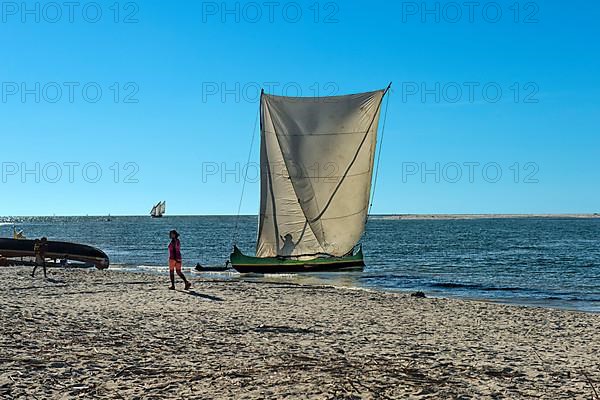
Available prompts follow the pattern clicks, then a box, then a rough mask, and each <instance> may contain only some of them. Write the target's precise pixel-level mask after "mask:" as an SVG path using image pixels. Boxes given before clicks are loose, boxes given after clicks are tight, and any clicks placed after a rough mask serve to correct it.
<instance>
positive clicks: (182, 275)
mask: <svg viewBox="0 0 600 400" xmlns="http://www.w3.org/2000/svg"><path fill="white" fill-rule="evenodd" d="M177 275H179V277H180V278H181V279H183V282H184V283H185V290H188V289H189V288H190V287H191V286H192V284H191V283H190V282H188V280H187V279H185V275H184V274H183V272H181V270H180V269H178V270H177Z"/></svg>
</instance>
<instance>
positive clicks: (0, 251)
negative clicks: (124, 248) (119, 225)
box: [0, 239, 109, 269]
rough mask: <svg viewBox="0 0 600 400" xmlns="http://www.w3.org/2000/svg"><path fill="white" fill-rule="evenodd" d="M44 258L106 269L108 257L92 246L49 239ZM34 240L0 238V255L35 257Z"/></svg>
mask: <svg viewBox="0 0 600 400" xmlns="http://www.w3.org/2000/svg"><path fill="white" fill-rule="evenodd" d="M47 243H48V248H47V251H46V258H49V259H55V260H60V259H67V260H69V261H79V262H83V263H89V264H93V265H94V266H95V267H96V268H98V269H106V268H108V266H109V259H108V256H107V255H106V253H104V252H103V251H102V250H98V249H96V248H94V247H92V246H88V245H85V244H77V243H68V242H55V241H51V240H49V241H48V242H47ZM33 246H34V241H33V240H25V239H0V256H1V257H2V258H7V259H9V258H19V257H35V251H34V250H33Z"/></svg>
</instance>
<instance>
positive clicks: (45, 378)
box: [0, 268, 600, 400]
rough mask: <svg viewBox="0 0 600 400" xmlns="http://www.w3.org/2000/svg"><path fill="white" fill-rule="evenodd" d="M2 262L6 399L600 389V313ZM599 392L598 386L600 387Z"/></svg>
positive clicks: (434, 395)
mask: <svg viewBox="0 0 600 400" xmlns="http://www.w3.org/2000/svg"><path fill="white" fill-rule="evenodd" d="M29 273H30V269H28V268H27V269H24V268H2V269H0V318H1V321H2V324H1V326H0V365H1V368H0V398H2V399H13V398H22V399H36V398H37V399H54V398H55V399H68V398H86V399H88V398H100V399H119V398H123V399H163V398H182V399H201V398H218V399H263V398H290V399H297V398H315V399H363V398H364V399H390V398H408V399H504V398H507V399H529V398H536V399H537V398H541V399H588V400H589V399H598V397H597V394H594V390H596V391H598V392H599V394H600V315H599V314H592V313H580V312H573V311H564V310H551V309H541V308H526V307H519V306H510V305H499V304H490V303H484V302H477V301H466V300H450V299H431V298H425V299H422V298H414V297H410V296H409V295H405V294H391V293H383V292H370V291H365V290H352V289H336V288H333V287H326V286H301V285H294V284H288V283H279V284H276V283H273V282H268V283H257V282H239V281H227V282H224V281H201V280H198V279H197V278H194V281H193V283H194V288H193V290H192V291H190V292H184V291H183V290H181V289H182V284H181V283H179V285H178V289H179V290H178V291H175V292H173V291H169V290H167V286H168V278H167V277H166V276H165V277H160V276H155V275H150V274H142V273H129V272H120V271H110V270H108V271H96V270H57V269H52V270H50V278H51V279H50V280H48V281H46V280H44V279H43V278H42V277H41V276H40V277H36V278H33V279H32V278H31V277H30V276H29V275H28V274H29ZM594 388H595V389H594Z"/></svg>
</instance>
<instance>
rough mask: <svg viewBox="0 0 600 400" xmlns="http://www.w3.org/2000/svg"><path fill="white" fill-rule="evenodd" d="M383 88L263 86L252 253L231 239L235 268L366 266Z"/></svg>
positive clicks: (277, 269) (270, 269)
mask: <svg viewBox="0 0 600 400" xmlns="http://www.w3.org/2000/svg"><path fill="white" fill-rule="evenodd" d="M390 85H391V84H390ZM389 88H390V86H388V87H387V88H386V89H384V90H377V91H373V92H367V93H359V94H352V95H345V96H331V97H320V98H314V97H285V96H274V95H270V94H265V93H264V91H263V92H262V93H261V97H260V138H261V147H260V161H261V162H260V167H261V196H260V215H259V223H258V238H257V241H256V256H248V255H245V254H243V253H242V252H241V250H240V249H239V248H238V247H237V246H236V245H235V244H234V248H233V252H232V253H231V255H230V261H231V264H232V266H233V268H235V269H236V270H237V271H239V272H241V273H249V272H250V273H285V272H302V271H326V270H343V269H348V268H352V269H354V268H362V267H364V259H363V252H362V246H360V245H358V243H359V241H360V239H361V237H362V235H363V233H364V230H365V224H366V221H367V217H368V211H369V204H370V196H371V181H372V176H373V166H374V158H375V148H376V145H377V131H378V126H379V119H380V111H381V105H382V102H383V98H384V97H385V95H386V93H387V92H388V90H389Z"/></svg>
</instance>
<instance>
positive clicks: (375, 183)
mask: <svg viewBox="0 0 600 400" xmlns="http://www.w3.org/2000/svg"><path fill="white" fill-rule="evenodd" d="M391 85H392V84H391V83H390V86H391ZM387 95H388V97H387V99H386V100H385V113H384V114H383V126H382V127H381V140H380V141H379V150H378V152H377V163H376V164H375V179H374V180H373V192H372V193H371V202H370V204H369V210H368V212H367V221H365V225H366V223H367V222H368V221H369V215H371V209H372V208H373V201H374V200H375V190H376V189H377V178H378V177H379V162H380V161H381V149H382V148H383V137H384V134H385V124H386V122H387V113H388V108H389V106H390V96H391V90H388V93H387ZM365 234H366V229H365Z"/></svg>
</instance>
